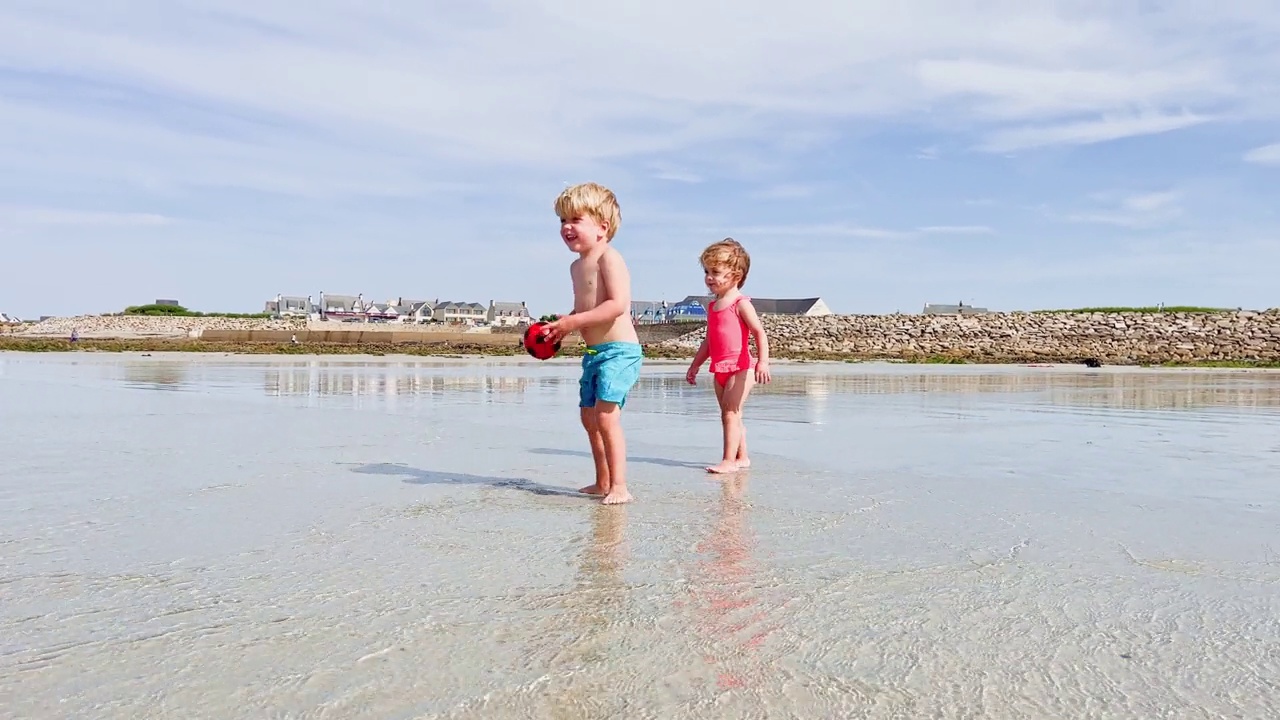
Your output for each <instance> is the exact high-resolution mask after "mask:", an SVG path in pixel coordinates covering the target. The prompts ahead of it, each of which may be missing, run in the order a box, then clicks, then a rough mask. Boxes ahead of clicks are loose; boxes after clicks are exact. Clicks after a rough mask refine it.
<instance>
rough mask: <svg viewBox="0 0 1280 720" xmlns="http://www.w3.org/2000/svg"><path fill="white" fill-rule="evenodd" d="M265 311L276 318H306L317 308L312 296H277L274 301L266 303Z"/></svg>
mask: <svg viewBox="0 0 1280 720" xmlns="http://www.w3.org/2000/svg"><path fill="white" fill-rule="evenodd" d="M263 311H264V312H267V313H270V314H271V315H273V316H275V317H306V316H308V315H310V314H312V313H313V312H316V311H317V308H316V306H315V304H314V303H312V302H311V296H310V295H307V296H302V295H276V297H275V299H274V300H268V301H267V302H266V307H265V308H264V309H263Z"/></svg>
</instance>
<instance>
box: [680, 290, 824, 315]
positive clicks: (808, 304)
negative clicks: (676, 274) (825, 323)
mask: <svg viewBox="0 0 1280 720" xmlns="http://www.w3.org/2000/svg"><path fill="white" fill-rule="evenodd" d="M713 301H715V296H714V295H690V296H688V297H686V298H685V299H683V300H681V301H680V302H678V303H676V304H675V305H673V306H671V308H670V311H669V314H670V315H679V316H680V319H699V320H702V319H705V318H706V314H707V308H709V307H710V306H711V303H712V302H713ZM751 305H752V307H754V308H755V309H756V312H757V313H759V314H761V315H804V316H808V317H821V316H824V315H832V314H834V313H832V312H831V308H829V307H827V304H826V303H825V302H823V300H822V298H820V297H813V298H757V297H753V298H751ZM696 308H701V312H698V310H697V309H696ZM673 319H675V318H673Z"/></svg>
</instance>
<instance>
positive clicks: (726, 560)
mask: <svg viewBox="0 0 1280 720" xmlns="http://www.w3.org/2000/svg"><path fill="white" fill-rule="evenodd" d="M746 482H747V481H746V477H745V476H741V475H737V476H730V477H728V478H727V479H725V480H724V481H723V482H722V484H721V494H720V512H719V513H718V514H717V518H716V523H715V525H714V526H713V527H712V530H711V533H710V535H709V536H708V537H707V538H706V539H705V540H704V541H703V542H702V543H700V544H699V545H698V548H697V549H698V550H699V551H700V552H706V553H708V554H709V555H710V559H709V560H703V561H701V562H699V563H698V565H699V569H698V570H699V571H698V572H697V573H696V574H695V581H696V584H697V585H704V586H705V589H703V590H694V592H693V594H694V600H695V602H697V603H698V604H699V605H701V608H700V609H699V612H698V615H699V617H698V623H697V624H698V627H699V629H700V630H701V631H702V634H703V635H704V637H705V638H706V639H707V641H708V642H707V644H708V645H709V646H712V647H711V648H708V649H709V652H708V653H707V654H706V661H707V662H708V664H715V663H721V662H726V661H732V660H739V659H744V658H745V657H746V656H747V655H748V654H749V651H754V650H757V649H758V648H759V647H760V645H761V644H762V643H763V642H764V639H765V637H767V636H768V634H769V633H770V632H771V631H772V628H759V627H754V626H756V625H757V624H758V623H759V622H760V621H761V620H763V619H764V618H765V616H766V615H767V612H766V611H765V610H760V611H758V612H755V613H753V614H751V615H750V616H748V617H742V615H741V612H740V611H745V610H747V609H748V608H751V607H752V606H754V605H755V604H756V603H757V602H758V599H757V598H755V597H752V596H751V590H752V589H753V588H752V585H753V583H752V582H751V580H752V577H753V576H754V574H755V573H754V569H753V568H751V567H750V566H749V565H748V563H750V562H751V560H752V545H753V544H754V542H753V541H752V539H751V538H750V537H749V536H748V534H747V522H746V519H747V518H746V516H747V512H746V511H747V503H746V502H745V501H744V500H743V497H742V496H743V494H744V492H745V490H746ZM753 627H754V629H753ZM743 633H750V635H749V636H748V637H747V638H746V639H745V640H739V639H738V638H739V636H740V635H741V634H743ZM717 645H729V646H730V647H729V648H728V649H727V650H726V651H725V652H723V653H716V652H714V647H715V646H717ZM717 655H720V657H717ZM758 662H759V661H756V663H758ZM716 685H717V686H718V687H719V688H720V689H722V690H725V689H729V688H733V687H742V686H745V685H746V680H745V678H744V677H743V675H742V674H739V673H735V672H733V671H731V670H729V669H721V670H720V672H719V673H718V674H717V676H716Z"/></svg>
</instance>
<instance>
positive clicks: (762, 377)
mask: <svg viewBox="0 0 1280 720" xmlns="http://www.w3.org/2000/svg"><path fill="white" fill-rule="evenodd" d="M772 379H773V378H771V377H770V376H769V361H768V360H761V361H759V362H757V363H756V382H758V383H760V384H762V385H764V384H767V383H768V382H769V381H770V380H772Z"/></svg>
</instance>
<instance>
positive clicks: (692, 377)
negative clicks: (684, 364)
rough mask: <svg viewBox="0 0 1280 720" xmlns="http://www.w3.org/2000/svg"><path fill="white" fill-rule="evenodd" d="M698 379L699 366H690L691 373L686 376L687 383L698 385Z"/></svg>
mask: <svg viewBox="0 0 1280 720" xmlns="http://www.w3.org/2000/svg"><path fill="white" fill-rule="evenodd" d="M697 377H698V366H697V365H690V366H689V372H687V373H685V374H684V379H685V382H687V383H689V384H690V385H697V384H698V381H697Z"/></svg>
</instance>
